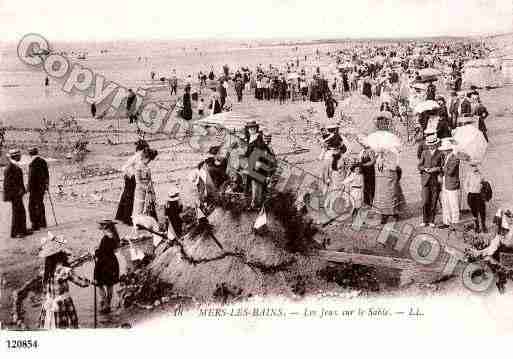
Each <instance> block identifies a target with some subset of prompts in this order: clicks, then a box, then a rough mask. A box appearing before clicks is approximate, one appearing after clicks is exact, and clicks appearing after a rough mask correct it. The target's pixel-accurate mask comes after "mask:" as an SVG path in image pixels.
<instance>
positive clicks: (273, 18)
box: [0, 0, 513, 41]
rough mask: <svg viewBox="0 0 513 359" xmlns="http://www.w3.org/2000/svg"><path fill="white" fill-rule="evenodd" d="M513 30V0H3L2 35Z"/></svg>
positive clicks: (177, 35)
mask: <svg viewBox="0 0 513 359" xmlns="http://www.w3.org/2000/svg"><path fill="white" fill-rule="evenodd" d="M512 31H513V1H512V0H430V1H428V0H352V1H349V0H253V1H250V0H180V1H177V0H124V1H118V0H87V1H80V0H65V1H62V0H39V1H34V0H0V34H1V35H0V36H1V40H4V41H5V40H7V41H16V40H18V39H20V38H21V37H22V36H23V35H24V34H26V33H29V32H36V33H39V34H41V35H43V36H45V37H46V38H48V39H52V40H92V41H103V40H107V41H108V40H117V39H162V40H169V39H176V38H181V39H183V38H185V39H186V38H198V39H199V38H201V39H204V38H237V39H239V38H252V39H260V38H294V39H296V38H313V39H320V38H362V37H363V38H366V37H370V38H383V37H422V36H445V35H453V36H466V35H487V34H495V33H505V32H512Z"/></svg>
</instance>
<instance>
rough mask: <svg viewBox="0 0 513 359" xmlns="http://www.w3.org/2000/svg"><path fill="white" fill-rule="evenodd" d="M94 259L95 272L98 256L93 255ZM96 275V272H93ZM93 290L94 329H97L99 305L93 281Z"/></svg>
mask: <svg viewBox="0 0 513 359" xmlns="http://www.w3.org/2000/svg"><path fill="white" fill-rule="evenodd" d="M93 261H94V270H93V273H95V272H96V257H95V256H94V255H93ZM93 276H94V274H93ZM93 287H94V289H93V292H94V299H93V303H94V304H93V309H94V329H96V327H97V322H98V316H97V308H96V307H97V305H96V283H94V282H93Z"/></svg>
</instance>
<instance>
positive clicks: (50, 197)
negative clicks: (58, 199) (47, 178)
mask: <svg viewBox="0 0 513 359" xmlns="http://www.w3.org/2000/svg"><path fill="white" fill-rule="evenodd" d="M46 191H47V192H48V199H49V200H50V205H51V206H52V213H53V219H54V221H55V225H56V226H58V225H59V224H58V223H57V217H55V208H54V207H53V201H52V196H51V195H50V190H49V189H47V190H46Z"/></svg>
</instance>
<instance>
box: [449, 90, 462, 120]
mask: <svg viewBox="0 0 513 359" xmlns="http://www.w3.org/2000/svg"><path fill="white" fill-rule="evenodd" d="M459 107H460V99H459V98H458V94H457V93H456V91H452V92H451V102H450V104H449V125H450V127H451V129H455V128H456V127H457V125H458V115H459V113H458V108H459Z"/></svg>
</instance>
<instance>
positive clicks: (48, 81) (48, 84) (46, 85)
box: [45, 76, 50, 88]
mask: <svg viewBox="0 0 513 359" xmlns="http://www.w3.org/2000/svg"><path fill="white" fill-rule="evenodd" d="M48 86H50V79H49V78H48V76H46V77H45V88H47V87H48Z"/></svg>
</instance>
